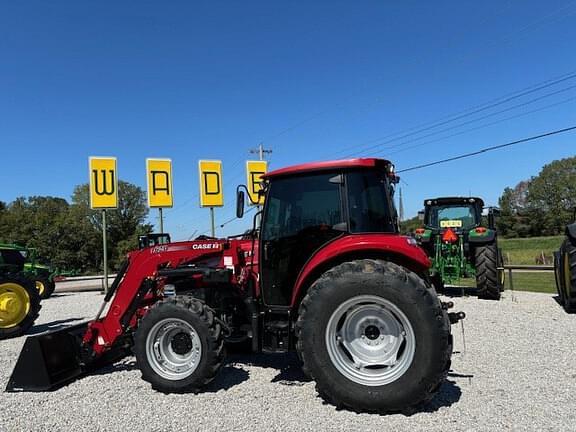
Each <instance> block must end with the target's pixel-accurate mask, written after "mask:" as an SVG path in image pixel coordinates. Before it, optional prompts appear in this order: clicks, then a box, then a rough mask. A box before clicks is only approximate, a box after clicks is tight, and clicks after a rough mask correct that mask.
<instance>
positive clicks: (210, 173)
mask: <svg viewBox="0 0 576 432" xmlns="http://www.w3.org/2000/svg"><path fill="white" fill-rule="evenodd" d="M198 166H199V168H200V207H222V206H223V205H224V192H223V191H222V162H221V161H211V160H201V161H199V163H198Z"/></svg>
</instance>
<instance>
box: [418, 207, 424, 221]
mask: <svg viewBox="0 0 576 432" xmlns="http://www.w3.org/2000/svg"><path fill="white" fill-rule="evenodd" d="M418 220H419V221H420V222H424V210H420V211H419V212H418Z"/></svg>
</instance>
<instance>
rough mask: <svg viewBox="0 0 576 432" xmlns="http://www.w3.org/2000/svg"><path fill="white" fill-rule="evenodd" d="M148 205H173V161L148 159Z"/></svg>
mask: <svg viewBox="0 0 576 432" xmlns="http://www.w3.org/2000/svg"><path fill="white" fill-rule="evenodd" d="M146 172H147V175H146V177H147V179H148V207H150V208H156V207H160V208H162V207H172V205H173V196H172V161H171V160H170V159H146Z"/></svg>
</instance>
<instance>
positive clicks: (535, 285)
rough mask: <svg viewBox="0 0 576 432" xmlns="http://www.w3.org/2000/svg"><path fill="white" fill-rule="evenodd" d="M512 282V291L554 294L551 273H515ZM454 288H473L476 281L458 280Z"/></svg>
mask: <svg viewBox="0 0 576 432" xmlns="http://www.w3.org/2000/svg"><path fill="white" fill-rule="evenodd" d="M512 278H513V280H514V291H530V292H541V293H549V294H553V293H555V292H556V281H555V280H554V273H553V272H542V271H540V272H524V271H522V272H518V271H515V272H514V273H513V275H512ZM454 285H455V286H463V287H475V286H476V280H474V279H470V278H468V279H460V280H459V281H457V282H454ZM504 287H505V288H506V290H509V289H510V282H509V281H508V271H506V281H505V284H504Z"/></svg>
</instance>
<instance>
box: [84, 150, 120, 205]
mask: <svg viewBox="0 0 576 432" xmlns="http://www.w3.org/2000/svg"><path fill="white" fill-rule="evenodd" d="M89 170H90V207H91V208H93V209H107V208H117V207H118V174H117V171H116V158H113V157H91V158H90V159H89Z"/></svg>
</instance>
